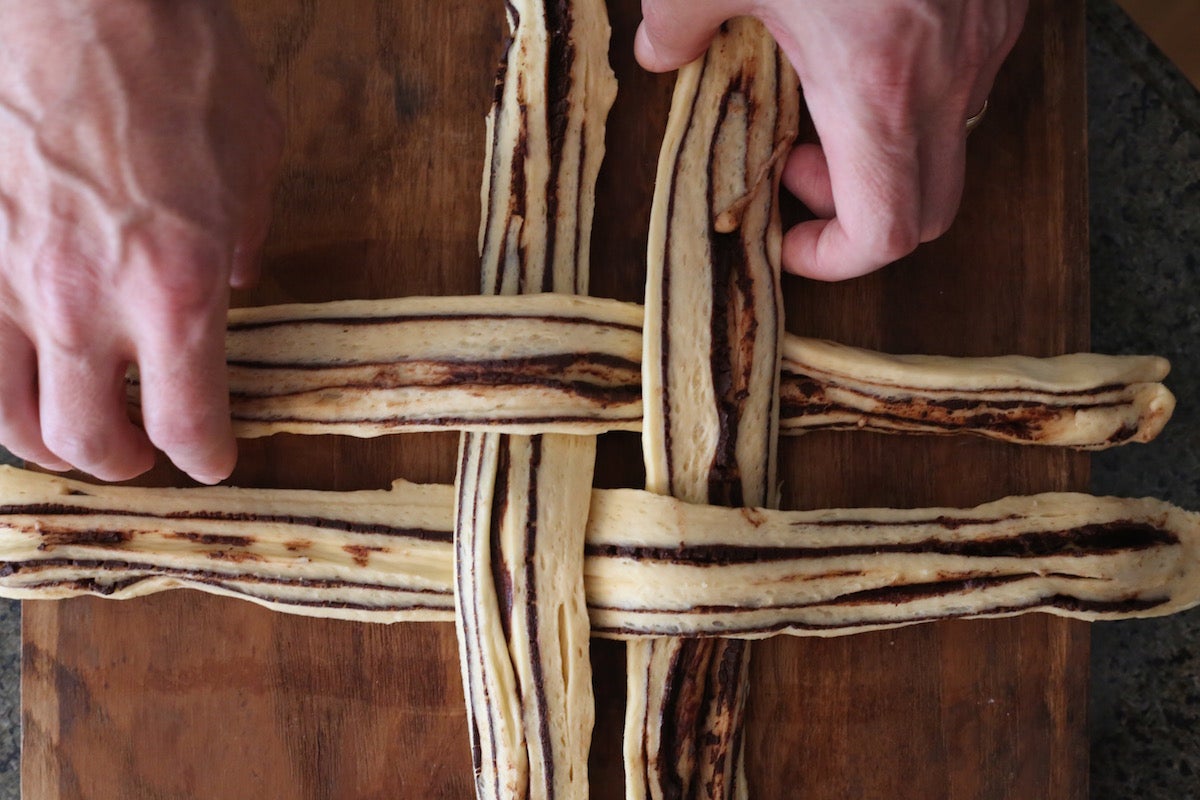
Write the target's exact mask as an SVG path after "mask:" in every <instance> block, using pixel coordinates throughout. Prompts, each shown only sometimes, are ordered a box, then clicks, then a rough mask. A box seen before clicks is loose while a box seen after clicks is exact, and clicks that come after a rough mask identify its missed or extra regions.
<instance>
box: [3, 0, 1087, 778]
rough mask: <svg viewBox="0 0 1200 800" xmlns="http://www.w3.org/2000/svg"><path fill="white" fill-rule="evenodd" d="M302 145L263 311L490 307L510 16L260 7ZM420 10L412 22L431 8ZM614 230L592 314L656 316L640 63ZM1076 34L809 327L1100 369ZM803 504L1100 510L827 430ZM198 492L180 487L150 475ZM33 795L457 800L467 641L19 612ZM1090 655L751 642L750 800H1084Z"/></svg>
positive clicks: (367, 454) (332, 455)
mask: <svg viewBox="0 0 1200 800" xmlns="http://www.w3.org/2000/svg"><path fill="white" fill-rule="evenodd" d="M238 5H239V6H240V12H241V14H242V16H243V18H244V20H245V22H246V25H247V29H248V31H249V34H250V37H251V39H252V41H253V43H254V46H255V48H256V51H257V53H258V54H259V57H260V59H261V63H262V66H263V68H264V70H265V71H266V73H267V75H268V77H269V79H270V82H271V87H272V89H273V91H274V95H275V97H276V99H277V101H278V102H279V104H280V107H281V108H282V109H283V111H284V115H285V117H286V120H287V124H288V129H289V142H288V149H287V156H286V164H285V168H284V171H283V175H282V179H281V182H280V186H279V191H278V197H277V201H276V216H275V224H274V229H273V232H272V235H271V239H270V243H269V247H268V257H267V260H266V264H265V277H264V282H263V285H262V286H261V287H260V288H259V289H258V290H256V291H255V292H253V293H252V294H247V295H245V296H242V297H239V298H237V300H238V302H240V303H243V304H251V303H253V304H261V303H275V302H285V301H320V300H333V299H339V298H350V297H386V296H394V295H405V294H472V293H475V292H476V291H477V289H478V286H477V282H478V260H477V256H476V253H475V246H476V229H477V224H478V217H479V210H478V205H479V200H478V186H479V180H480V175H481V170H482V161H483V143H484V134H483V116H484V113H485V111H486V108H487V105H488V102H489V98H490V93H491V87H492V81H493V72H494V67H495V63H496V59H497V57H498V54H499V52H500V47H501V42H502V36H503V20H502V5H501V3H499V2H498V1H497V2H495V3H483V4H480V3H473V2H468V1H467V0H453V1H452V2H451V1H449V0H437V1H436V2H435V1H434V0H423V2H419V3H417V2H414V1H413V0H409V1H408V2H403V3H397V2H392V3H384V2H375V3H370V2H366V0H270V2H266V1H265V0H254V2H252V1H251V0H243V1H242V2H240V3H239V4H238ZM418 6H419V8H418ZM611 8H612V12H613V15H614V28H615V30H614V44H613V62H614V66H615V68H616V69H617V72H618V76H619V77H620V78H621V80H622V82H621V94H620V96H619V98H618V100H617V105H616V108H615V109H614V116H613V120H612V122H611V126H610V134H609V142H610V147H609V151H610V158H609V160H608V163H607V165H606V167H605V169H604V172H603V173H602V175H601V181H600V190H599V191H600V198H599V201H598V203H597V219H596V241H595V247H594V251H595V255H594V258H593V265H594V266H593V278H592V285H593V292H594V293H595V294H598V295H604V296H610V297H619V298H623V299H628V300H638V299H640V297H641V292H642V287H641V283H642V262H643V259H644V252H645V236H646V226H647V218H648V212H649V198H650V193H651V181H652V177H653V172H654V164H655V159H656V154H657V148H658V140H659V136H660V134H661V130H662V126H663V124H664V117H665V113H666V108H667V102H668V99H669V95H670V91H671V81H672V78H671V77H670V76H665V77H656V76H651V75H647V74H644V73H641V72H639V71H638V70H637V69H636V68H635V66H634V64H633V62H632V56H631V41H632V36H633V31H634V27H635V25H636V20H637V14H638V4H637V3H636V2H635V1H634V0H620V2H615V3H612V4H611ZM1083 58H1084V49H1083V10H1082V3H1081V2H1065V3H1063V2H1056V3H1051V2H1050V0H1041V1H1040V2H1034V4H1033V9H1032V11H1031V14H1030V17H1029V20H1028V22H1027V25H1026V30H1025V32H1024V34H1023V35H1022V38H1021V40H1020V42H1019V43H1018V45H1017V48H1016V52H1015V53H1014V55H1013V56H1012V58H1011V59H1010V60H1009V62H1008V63H1007V64H1006V66H1005V67H1004V69H1003V71H1002V73H1001V75H1000V79H999V83H998V85H997V87H996V89H995V91H994V93H993V95H992V98H991V108H990V110H989V112H988V116H987V118H986V119H985V121H984V123H983V124H982V126H981V127H980V128H979V129H978V130H977V131H976V132H975V133H974V134H973V135H972V137H971V142H970V156H969V159H970V163H969V174H968V185H967V191H966V196H965V198H964V202H963V210H962V213H961V215H960V217H959V219H958V221H957V223H956V224H955V226H954V228H953V229H952V230H951V231H950V233H949V234H948V235H947V236H946V237H944V238H943V239H942V240H940V241H938V242H936V243H934V244H931V245H927V246H925V247H923V248H921V250H920V251H919V252H918V253H917V254H916V255H915V256H914V257H912V258H909V259H906V260H905V261H904V262H903V263H901V264H897V265H895V266H892V267H890V268H888V269H886V270H884V271H883V272H881V273H878V274H876V275H874V276H871V277H868V278H865V279H861V280H858V281H853V282H850V283H846V284H841V285H835V286H822V285H816V284H813V283H810V282H805V281H800V280H793V279H789V281H788V282H787V283H786V292H787V303H788V328H789V330H791V331H794V332H797V333H803V334H808V335H817V336H824V337H829V338H834V339H837V340H840V341H843V342H846V343H850V344H858V345H865V346H870V347H876V348H880V349H884V350H889V351H893V352H901V351H908V352H927V353H945V354H951V355H967V354H970V355H982V354H998V353H1006V352H1017V353H1027V354H1033V355H1051V354H1055V353H1061V352H1068V351H1073V350H1081V349H1086V346H1087V332H1088V319H1087V311H1088V284H1087V230H1086V220H1087V213H1086V185H1085V184H1086V176H1085V169H1086V156H1085V126H1084V71H1083ZM455 448H456V436H455V435H453V434H438V435H406V436H398V437H390V438H387V439H379V440H373V441H358V440H351V439H343V438H333V437H329V438H325V437H319V438H318V437H309V438H300V437H288V436H277V437H274V438H271V439H267V440H258V441H251V442H243V443H242V452H241V459H240V462H239V466H238V470H237V472H236V473H235V475H234V478H233V481H232V482H233V483H235V484H239V485H245V486H281V487H306V488H326V489H353V488H363V487H382V486H386V485H387V484H388V483H389V482H390V480H391V479H392V478H394V477H398V476H399V477H404V478H408V479H411V480H419V481H422V480H423V481H428V480H437V481H444V482H449V481H450V480H452V478H453V454H454V451H455ZM780 474H781V477H782V479H783V486H784V495H783V497H784V505H785V507H802V508H811V507H818V506H831V505H885V504H887V505H896V506H917V505H927V504H939V505H955V504H965V505H969V504H974V503H978V502H982V501H986V500H991V499H994V498H997V497H1000V496H1003V495H1005V494H1010V493H1017V492H1035V491H1042V490H1049V489H1067V488H1074V489H1081V488H1084V487H1085V486H1086V481H1087V460H1086V458H1085V457H1082V456H1079V455H1077V454H1069V453H1064V452H1059V451H1053V450H1034V449H1028V448H1018V447H1011V446H1005V445H1002V444H997V443H991V442H983V441H968V440H951V439H944V440H937V439H930V438H923V437H884V436H876V435H866V434H846V433H843V434H828V435H809V436H806V437H804V438H801V439H798V440H788V441H786V442H785V443H784V445H783V448H782V455H781V470H780ZM151 480H153V481H155V482H158V483H167V482H179V480H180V479H179V478H178V476H177V475H176V474H175V473H174V472H172V471H171V470H169V469H167V468H165V467H164V468H161V469H160V470H158V471H157V472H156V474H155V475H154V476H153V477H152V478H151ZM598 481H599V482H600V483H601V484H603V485H607V486H616V485H626V486H637V485H640V483H641V466H640V456H639V451H638V440H637V437H636V436H631V435H608V436H605V437H602V440H601V452H600V457H599V477H598ZM24 615H25V616H24V624H25V628H24V644H25V649H24V674H23V701H24V723H25V728H24V758H25V761H24V776H23V786H24V791H25V797H26V798H27V800H40V799H41V798H88V800H96V799H97V798H99V799H101V800H103V799H105V798H120V799H121V800H139V799H141V798H147V799H149V798H169V799H170V800H180V799H182V798H204V799H206V800H210V799H212V798H220V799H223V798H249V797H254V798H289V799H290V798H296V799H303V800H308V799H309V798H312V799H316V798H356V799H361V798H424V797H431V798H468V797H470V796H471V786H472V784H471V767H470V758H469V754H468V749H467V739H466V725H465V721H464V715H463V710H462V691H461V688H460V686H459V678H458V665H457V658H456V652H455V651H456V647H455V641H454V632H453V628H452V627H451V626H449V625H405V626H391V627H384V626H372V625H366V624H351V623H340V622H329V621H321V620H311V619H305V618H301V617H291V616H285V615H280V614H273V613H270V612H267V611H265V610H262V609H259V608H257V607H255V606H252V605H250V604H247V603H243V602H238V601H233V600H225V599H218V598H213V597H208V596H204V595H201V594H198V593H195V592H175V593H169V594H165V595H159V596H155V597H150V598H146V599H143V600H138V601H129V602H123V603H115V602H108V601H100V600H91V599H81V600H72V601H67V602H59V603H48V602H43V603H26V605H25V609H24ZM593 652H594V657H595V665H596V674H597V684H598V688H597V692H598V709H597V719H598V726H597V733H596V740H595V744H594V747H593V757H592V781H593V787H594V788H593V796H595V797H602V798H617V797H619V796H620V791H621V776H620V764H619V754H620V741H619V740H620V726H621V718H622V717H621V715H622V708H623V688H622V687H623V676H622V674H621V670H622V664H623V651H622V647H621V646H620V645H618V644H613V643H596V644H595V646H594V647H593ZM1087 656H1088V634H1087V629H1086V627H1085V626H1082V625H1078V624H1073V623H1066V622H1063V621H1059V620H1055V619H1053V618H1050V617H1045V616H1031V617H1024V618H1020V619H1009V620H997V621H976V622H952V623H942V624H936V625H925V626H919V627H915V628H907V629H903V630H899V631H893V632H885V633H879V634H870V635H865V636H858V637H852V638H845V639H834V640H816V639H808V640H802V639H774V640H771V641H770V642H767V643H764V644H761V645H758V646H757V647H756V649H755V655H754V667H753V671H754V677H755V684H754V688H753V691H752V697H751V710H750V732H749V735H748V747H747V753H748V760H749V774H750V778H751V785H752V789H753V794H754V796H755V797H756V798H760V800H774V799H775V798H800V797H803V798H809V797H811V798H840V797H847V798H851V797H854V798H858V797H864V798H866V797H881V798H884V797H886V798H921V800H925V799H926V798H993V797H994V798H1011V797H1020V798H1084V797H1086V795H1087V785H1086V781H1087V760H1086V759H1087V749H1086V738H1085V730H1084V725H1085V713H1086V686H1087Z"/></svg>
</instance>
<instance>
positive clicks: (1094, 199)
mask: <svg viewBox="0 0 1200 800" xmlns="http://www.w3.org/2000/svg"><path fill="white" fill-rule="evenodd" d="M1088 37H1089V39H1088V59H1089V64H1088V104H1089V128H1088V136H1089V141H1090V163H1089V168H1090V180H1091V191H1090V199H1091V240H1092V248H1091V263H1092V331H1093V333H1092V347H1093V349H1094V350H1095V351H1097V352H1107V353H1158V354H1160V355H1164V356H1167V357H1168V358H1170V359H1171V361H1172V363H1173V365H1174V369H1173V372H1172V375H1171V377H1170V378H1169V379H1168V385H1169V386H1170V387H1171V389H1172V390H1173V391H1174V392H1175V393H1176V395H1177V396H1179V398H1180V400H1181V402H1180V404H1179V408H1178V410H1177V411H1176V413H1175V417H1174V419H1173V420H1172V422H1171V424H1170V425H1168V426H1167V430H1166V431H1165V432H1164V434H1163V435H1162V436H1161V437H1160V438H1159V439H1158V440H1157V441H1156V442H1153V443H1151V444H1149V445H1144V446H1135V447H1127V448H1121V449H1119V450H1116V451H1112V452H1108V453H1102V454H1100V455H1098V456H1096V458H1095V459H1094V461H1093V478H1092V489H1093V491H1094V492H1096V493H1098V494H1117V495H1129V496H1139V495H1155V496H1158V497H1162V498H1164V499H1167V500H1170V501H1172V502H1174V503H1176V504H1178V505H1182V506H1185V507H1187V508H1193V509H1200V357H1197V354H1198V353H1200V93H1197V91H1196V90H1195V89H1194V88H1193V87H1192V86H1191V85H1190V84H1189V83H1188V82H1187V81H1186V80H1184V78H1183V77H1182V76H1181V75H1180V74H1179V73H1178V72H1177V71H1176V70H1175V69H1174V68H1173V67H1172V66H1171V65H1170V64H1169V63H1168V62H1167V61H1166V60H1165V59H1164V58H1163V57H1162V56H1161V55H1160V54H1159V53H1158V52H1157V51H1156V50H1155V49H1154V48H1153V46H1152V45H1151V44H1150V43H1149V41H1148V40H1147V39H1146V37H1145V36H1144V35H1142V33H1141V32H1140V31H1138V30H1137V29H1136V28H1135V27H1134V26H1133V25H1132V24H1131V23H1130V22H1129V20H1128V18H1127V17H1125V15H1124V14H1123V13H1122V12H1121V11H1119V10H1118V9H1117V7H1116V6H1115V4H1114V3H1113V2H1112V0H1092V1H1091V2H1089V5H1088ZM1197 46H1200V32H1198V33H1197ZM0 462H5V463H11V459H10V457H7V454H5V453H3V451H0ZM19 706H20V608H19V605H18V604H17V603H12V602H8V601H0V800H16V799H17V798H18V797H19V796H20V788H19V787H20V781H19V771H18V763H19V754H20V713H19ZM1091 740H1092V789H1091V794H1092V797H1093V798H1094V800H1118V799H1120V800H1126V799H1127V798H1138V800H1183V799H1184V798H1200V609H1198V610H1196V611H1194V612H1192V613H1189V614H1182V615H1179V616H1176V617H1172V618H1169V619H1164V620H1149V621H1138V622H1130V623H1111V624H1104V625H1097V626H1094V627H1093V629H1092V708H1091Z"/></svg>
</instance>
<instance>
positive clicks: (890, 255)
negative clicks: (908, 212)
mask: <svg viewBox="0 0 1200 800" xmlns="http://www.w3.org/2000/svg"><path fill="white" fill-rule="evenodd" d="M920 243H921V240H920V235H919V232H918V230H917V228H916V227H915V226H913V225H909V224H906V223H904V222H902V221H900V220H893V221H892V222H891V224H888V225H884V226H882V227H881V228H880V229H878V230H877V231H875V232H874V233H873V234H871V235H870V236H868V237H867V238H866V240H865V242H864V244H865V246H866V251H867V253H868V255H869V256H871V257H872V258H873V259H874V260H875V261H877V262H878V263H879V264H880V265H881V266H882V265H883V264H890V263H891V262H893V261H896V260H897V259H900V258H904V256H906V255H908V254H909V253H911V252H912V251H913V250H916V249H917V245H918V244H920Z"/></svg>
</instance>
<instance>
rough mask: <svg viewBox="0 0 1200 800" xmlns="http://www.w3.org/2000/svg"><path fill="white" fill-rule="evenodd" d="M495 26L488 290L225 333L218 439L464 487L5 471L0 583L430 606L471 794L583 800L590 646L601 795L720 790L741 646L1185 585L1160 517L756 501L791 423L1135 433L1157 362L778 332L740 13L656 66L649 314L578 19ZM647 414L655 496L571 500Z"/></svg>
mask: <svg viewBox="0 0 1200 800" xmlns="http://www.w3.org/2000/svg"><path fill="white" fill-rule="evenodd" d="M508 14H509V22H510V26H511V29H512V39H511V43H510V45H509V46H508V48H507V51H506V55H505V63H504V65H503V67H502V70H501V75H500V79H499V81H498V84H497V88H496V103H495V106H494V108H493V109H492V113H491V115H490V117H489V119H488V125H487V154H488V158H487V168H486V173H485V175H484V191H483V225H482V230H481V234H480V249H481V253H482V275H483V279H482V294H483V295H484V296H482V297H476V298H407V299H402V300H389V301H353V302H338V303H324V304H316V305H293V306H278V307H272V308H259V309H248V310H239V311H235V312H233V313H231V316H230V326H229V339H228V348H229V368H230V384H231V390H232V393H233V394H232V401H233V412H234V418H235V426H236V428H237V431H238V433H239V435H241V436H247V437H250V436H263V435H269V434H273V433H277V432H285V431H286V432H294V433H318V434H319V433H341V434H350V435H356V436H374V435H381V434H387V433H396V432H403V431H410V430H431V429H446V428H451V429H457V430H463V431H465V433H464V434H463V436H462V440H461V444H460V450H459V459H458V474H457V479H456V482H455V485H454V486H453V487H451V486H440V485H414V484H408V483H405V482H402V481H401V482H397V483H396V484H395V486H394V487H393V488H392V489H391V490H390V491H362V492H350V493H327V492H316V491H298V490H239V489H230V488H212V489H195V490H170V489H165V490H156V489H133V488H115V487H101V486H93V485H89V484H85V483H81V482H77V481H69V480H65V479H61V478H52V477H48V476H43V475H38V474H34V473H27V472H22V471H18V470H5V471H4V472H3V474H0V493H2V496H3V501H2V502H3V508H0V548H2V549H3V552H4V556H3V560H4V562H5V563H6V565H7V568H6V569H5V571H4V574H3V576H2V577H0V594H4V595H7V596H11V597H23V598H52V597H69V596H74V595H79V594H98V595H103V596H108V597H113V598H130V597H137V596H140V595H144V594H148V593H151V592H156V591H160V590H164V589H172V588H179V587H190V588H198V589H202V590H204V591H208V592H213V593H217V594H225V595H232V596H236V597H242V598H245V599H249V600H251V601H254V602H257V603H260V604H263V605H265V606H268V607H270V608H273V609H276V610H279V611H285V612H291V613H299V614H308V615H314V616H326V617H335V618H342V619H351V620H360V621H369V622H415V621H451V620H453V621H454V622H455V624H456V626H457V632H458V640H459V649H460V657H461V666H462V677H463V685H464V689H465V694H466V697H467V703H468V717H469V727H470V730H469V736H470V743H471V748H472V755H473V758H474V764H475V770H476V775H475V777H476V787H477V792H478V795H479V796H480V797H483V798H497V799H498V798H551V797H559V798H567V797H574V798H582V797H586V796H587V795H588V791H589V789H588V776H587V761H588V752H589V747H590V740H591V731H592V725H593V717H594V701H593V698H592V693H591V687H592V682H591V665H590V663H589V660H588V642H589V640H590V638H591V637H593V636H601V637H609V638H618V639H624V640H627V641H628V675H629V683H628V690H627V711H626V731H625V745H624V758H625V768H626V792H627V796H628V797H629V798H673V797H680V798H683V797H687V798H691V797H712V798H718V797H719V798H726V797H746V796H747V794H748V791H749V787H748V785H747V777H746V774H745V770H744V768H743V755H742V748H743V733H742V732H743V716H744V708H745V701H746V691H747V689H746V687H747V664H748V663H749V658H750V653H751V648H750V644H749V642H750V640H753V639H759V638H764V637H768V636H773V635H780V634H786V635H817V636H833V635H842V634H850V633H855V632H859V631H866V630H873V629H879V628H886V627H891V626H897V625H905V624H911V623H914V622H921V621H926V620H932V619H942V618H951V617H975V616H1003V615H1009V614H1016V613H1022V612H1026V611H1047V612H1050V613H1055V614H1061V615H1065V616H1072V617H1078V618H1082V619H1101V618H1116V617H1125V616H1139V615H1151V614H1165V613H1171V612H1174V611H1177V610H1180V609H1183V608H1187V607H1190V606H1191V605H1193V604H1195V603H1196V602H1197V601H1198V600H1200V597H1198V592H1200V589H1198V588H1197V587H1198V586H1200V583H1198V582H1197V580H1196V575H1195V569H1194V565H1195V563H1196V552H1195V550H1196V546H1197V526H1198V524H1200V520H1198V518H1197V516H1196V515H1194V514H1191V513H1189V512H1185V511H1182V510H1179V509H1176V508H1173V507H1171V506H1169V505H1167V504H1165V503H1160V502H1157V501H1153V500H1138V501H1129V500H1116V499H1111V498H1093V497H1088V496H1085V495H1075V494H1046V495H1037V496H1033V497H1010V498H1006V499H1004V500H1000V501H997V502H994V503H989V504H987V505H983V506H979V507H976V508H971V509H945V508H931V509H914V510H905V511H900V510H892V509H840V510H822V511H809V512H784V511H774V510H770V507H771V506H774V505H777V503H776V502H775V496H776V490H777V476H776V455H775V448H776V443H777V439H778V436H779V435H780V434H781V433H783V434H800V433H804V432H806V431H811V430H821V429H835V430H836V429H870V430H881V431H888V432H922V433H939V434H944V433H973V434H977V435H983V436H988V437H992V438H996V439H1001V440H1006V441H1012V442H1022V443H1029V444H1043V445H1061V446H1071V447H1077V448H1100V447H1107V446H1112V445H1116V444H1123V443H1125V442H1128V441H1145V440H1147V439H1149V438H1152V437H1153V436H1154V435H1156V434H1157V432H1158V431H1159V430H1160V429H1161V427H1162V425H1163V424H1164V422H1165V421H1166V419H1167V417H1168V416H1169V415H1170V413H1171V410H1172V407H1173V398H1172V397H1171V395H1170V393H1169V392H1167V390H1166V389H1165V388H1164V387H1163V386H1162V385H1161V383H1160V382H1159V381H1160V380H1161V379H1162V378H1163V376H1164V375H1165V373H1166V364H1165V362H1163V361H1162V360H1161V359H1156V358H1141V357H1120V358H1108V357H1103V356H1093V355H1075V356H1063V357H1059V358H1054V359H1041V360H1037V359H1029V358H1018V357H1004V358H992V359H950V358H936V357H893V356H885V355H881V354H877V353H869V352H866V351H862V350H856V349H853V348H848V347H842V346H839V345H836V344H832V343H829V342H820V341H814V340H808V339H803V338H800V337H794V336H789V335H786V334H785V333H784V324H783V312H782V303H781V292H780V285H779V273H778V270H779V249H780V231H779V212H778V209H777V207H776V203H777V195H778V180H779V169H780V164H781V156H783V155H784V154H786V152H787V149H788V147H789V145H790V144H791V142H792V140H793V138H794V137H795V134H796V128H797V124H798V114H799V111H798V87H797V82H796V77H795V75H794V73H793V72H792V70H791V69H790V67H789V66H788V65H787V63H786V61H785V60H784V59H783V58H782V57H781V56H780V53H779V52H778V50H777V48H776V46H775V44H774V43H773V41H772V40H771V38H770V37H769V36H768V35H767V34H766V32H765V31H764V30H763V29H762V28H761V27H760V26H759V25H758V24H757V23H754V22H752V21H748V20H739V21H735V22H734V23H731V24H729V25H727V26H726V27H725V28H724V29H723V30H722V32H721V33H720V35H719V36H718V37H717V39H716V41H715V42H714V44H713V46H712V47H711V48H710V50H709V51H708V53H707V54H706V55H705V56H704V57H702V58H701V59H700V60H699V61H698V62H696V63H694V64H692V65H689V66H688V67H686V68H685V69H684V70H682V71H681V72H680V73H679V76H678V79H677V84H676V89H675V94H674V98H673V101H672V108H671V114H670V121H669V124H668V128H667V132H666V136H665V139H664V142H663V145H662V151H661V156H660V161H659V168H658V176H657V183H656V193H655V198H654V205H653V210H652V212H651V221H650V225H651V227H650V239H649V249H648V253H647V284H646V295H645V305H644V306H636V305H633V304H629V303H622V302H616V301H611V300H601V299H596V298H589V297H586V296H585V295H586V294H587V289H588V267H589V265H588V254H589V248H590V239H591V228H592V218H593V212H594V199H593V197H594V187H595V183H596V179H597V175H598V173H599V169H600V164H601V159H602V155H603V149H604V138H605V123H606V118H607V116H608V113H609V109H610V107H611V105H612V103H613V100H614V97H615V93H616V89H617V87H616V83H615V80H614V78H613V74H612V72H611V70H610V69H609V66H608V37H609V33H608V22H607V19H606V16H605V14H606V12H605V7H604V3H603V2H602V1H601V0H575V2H569V3H567V2H564V3H547V4H545V5H542V4H540V3H537V2H534V0H523V1H522V2H513V3H511V4H509V5H508ZM510 295H522V296H510ZM573 295H578V296H573ZM131 398H132V399H133V400H134V401H136V379H131ZM639 429H640V430H641V431H642V436H643V445H644V447H643V452H644V459H645V468H646V487H645V491H639V490H613V491H602V490H597V489H594V488H593V475H592V472H593V465H594V460H595V451H596V436H597V434H599V433H602V432H604V431H610V430H639Z"/></svg>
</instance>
